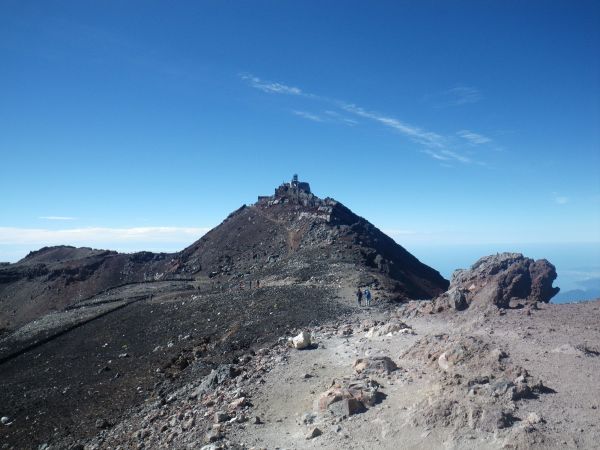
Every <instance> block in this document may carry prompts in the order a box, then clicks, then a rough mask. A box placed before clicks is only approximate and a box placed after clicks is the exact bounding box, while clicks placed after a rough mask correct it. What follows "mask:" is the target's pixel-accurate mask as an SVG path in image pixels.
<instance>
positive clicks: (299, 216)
mask: <svg viewBox="0 0 600 450" xmlns="http://www.w3.org/2000/svg"><path fill="white" fill-rule="evenodd" d="M300 194H301V195H296V196H294V195H285V194H282V195H276V196H273V197H268V199H270V200H268V201H264V200H263V201H259V202H257V203H256V204H254V205H251V206H245V205H244V206H242V207H241V208H240V209H238V210H237V211H235V212H233V213H232V214H230V215H229V216H228V217H227V218H226V219H225V221H223V223H222V224H220V225H219V226H217V227H216V228H214V229H213V230H211V231H210V232H208V233H207V234H206V235H205V236H203V237H202V238H201V239H200V240H198V241H197V242H195V243H194V244H192V245H191V246H189V247H188V248H186V249H184V250H183V251H181V252H178V253H174V254H165V253H161V254H154V253H150V252H139V253H134V254H119V253H117V252H114V251H105V250H93V249H90V248H74V247H66V246H61V247H47V248H43V249H41V250H38V251H36V252H31V253H30V254H29V255H28V256H27V257H25V258H24V259H22V260H21V261H19V262H18V263H16V264H3V265H0V335H1V334H2V333H6V332H8V331H13V330H15V329H16V328H18V327H19V326H21V325H23V324H25V323H27V322H29V321H31V320H35V319H37V318H39V317H41V316H43V315H44V314H47V313H49V312H53V311H61V310H63V309H64V308H66V307H69V306H72V305H73V304H75V303H77V302H79V301H81V300H83V299H86V298H88V297H91V296H94V295H97V294H99V293H101V292H103V291H105V290H107V289H110V288H114V287H116V286H120V285H123V284H127V283H139V282H153V281H161V280H170V279H195V280H208V279H209V277H210V279H211V284H212V285H214V286H216V287H223V288H227V287H232V286H234V285H238V286H239V284H240V283H242V284H243V283H245V284H249V283H250V282H251V281H254V280H260V279H261V278H264V277H273V278H278V279H280V280H290V279H294V280H297V281H307V280H309V279H310V278H311V277H314V278H318V279H319V280H320V281H321V282H322V283H325V284H330V283H331V282H333V281H335V279H339V277H340V274H341V273H344V274H345V272H346V269H347V268H348V267H350V268H354V269H355V270H356V271H357V272H361V273H363V277H362V278H361V279H360V280H358V282H359V283H360V284H363V285H375V286H380V287H381V288H382V289H384V290H385V291H386V297H388V298H394V299H421V298H433V297H435V296H436V295H438V294H440V293H441V292H444V291H445V290H446V288H447V287H448V281H447V280H445V279H444V278H443V277H442V276H441V275H440V274H439V273H438V272H437V271H436V270H434V269H432V268H431V267H428V266H426V265H425V264H422V263H421V262H420V261H419V260H418V259H417V258H415V257H414V256H413V255H411V254H410V253H409V252H407V251H406V250H405V249H404V248H402V247H401V246H400V245H398V244H397V243H396V242H394V240H393V239H391V238H390V237H388V236H387V235H385V234H384V233H382V232H381V231H380V230H378V229H377V228H376V227H375V226H373V225H372V224H371V223H369V222H368V221H367V220H365V219H363V218H361V217H359V216H357V215H356V214H354V213H353V212H352V211H350V210H349V209H348V208H346V207H345V206H343V205H342V204H341V203H339V202H337V201H335V200H333V199H329V198H327V199H324V200H322V199H320V198H318V197H316V196H314V195H313V194H306V193H300ZM382 295H383V294H382Z"/></svg>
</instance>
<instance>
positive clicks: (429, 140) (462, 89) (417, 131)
mask: <svg viewBox="0 0 600 450" xmlns="http://www.w3.org/2000/svg"><path fill="white" fill-rule="evenodd" d="M240 78H241V79H242V80H244V81H246V82H248V83H249V84H250V86H252V87H253V88H255V89H259V90H261V91H263V92H267V93H271V94H285V95H293V96H301V97H305V98H310V99H312V100H317V101H320V102H324V103H327V104H329V105H331V106H334V107H337V108H339V109H341V110H342V111H344V112H345V113H350V114H353V115H354V116H357V117H360V118H364V119H369V120H372V121H374V122H377V123H379V124H381V125H384V126H385V127H387V128H390V129H392V130H394V131H396V132H399V133H400V134H402V135H404V136H406V137H407V138H409V139H411V140H412V141H414V142H417V143H418V144H420V145H423V146H424V147H427V148H428V150H427V151H423V153H425V154H427V155H428V156H430V157H432V158H433V159H436V160H438V161H444V162H447V161H452V162H460V163H462V164H471V163H475V164H480V165H485V164H484V163H482V162H478V161H474V160H473V159H472V158H470V157H467V156H465V155H463V154H461V153H459V152H457V151H456V150H450V149H449V147H450V146H451V144H452V141H453V137H452V136H442V135H441V134H438V133H435V132H433V131H428V130H426V129H424V128H421V127H418V126H415V125H411V124H409V123H406V122H404V121H402V120H400V119H397V118H395V117H391V116H387V115H384V114H381V113H378V112H375V111H369V110H367V109H365V108H363V107H361V106H358V105H355V104H352V103H347V102H344V101H341V100H336V99H334V98H328V97H323V96H320V95H315V94H311V93H307V92H304V91H303V90H302V89H300V88H298V87H294V86H289V85H286V84H282V83H274V82H270V81H264V80H262V79H260V78H259V77H257V76H254V75H251V74H248V73H243V74H240ZM445 95H447V96H450V97H451V98H450V101H452V102H454V103H456V104H464V103H472V102H475V101H478V100H479V98H480V97H481V95H480V94H479V91H478V90H477V89H476V88H473V87H467V86H459V87H456V88H453V89H450V90H449V91H446V92H445ZM292 113H293V114H295V115H297V116H299V117H302V118H304V119H307V120H312V121H314V122H326V121H327V122H328V121H330V120H326V118H327V117H330V118H333V119H335V121H338V122H342V123H345V124H347V125H356V124H357V123H358V122H357V121H356V120H353V119H349V118H347V117H346V116H345V115H343V114H340V113H339V112H337V111H334V110H331V109H328V110H325V111H324V113H323V114H324V115H323V116H321V115H317V114H313V113H309V112H306V111H300V110H292ZM457 135H459V136H461V137H462V138H463V139H466V140H467V141H468V142H469V143H470V144H483V143H487V142H491V139H489V138H487V137H485V136H483V135H480V134H477V133H473V132H471V131H469V130H461V131H459V132H457ZM455 139H456V138H454V140H455Z"/></svg>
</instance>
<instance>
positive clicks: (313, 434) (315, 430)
mask: <svg viewBox="0 0 600 450" xmlns="http://www.w3.org/2000/svg"><path fill="white" fill-rule="evenodd" d="M322 434H323V432H322V431H321V430H320V429H319V428H317V427H314V428H311V429H310V431H309V432H308V433H307V434H306V439H314V438H316V437H318V436H321V435H322Z"/></svg>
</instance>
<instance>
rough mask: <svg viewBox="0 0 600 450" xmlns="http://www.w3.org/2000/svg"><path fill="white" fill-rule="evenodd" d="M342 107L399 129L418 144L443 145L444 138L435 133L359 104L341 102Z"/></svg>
mask: <svg viewBox="0 0 600 450" xmlns="http://www.w3.org/2000/svg"><path fill="white" fill-rule="evenodd" d="M342 108H343V109H344V110H345V111H348V112H350V113H353V114H356V115H357V116H360V117H364V118H367V119H371V120H374V121H376V122H379V123H381V124H383V125H385V126H386V127H389V128H392V129H394V130H396V131H399V132H400V133H402V134H404V135H405V136H408V137H409V138H411V139H413V140H414V141H417V142H419V143H420V144H423V145H426V146H428V147H437V148H441V147H443V146H444V138H443V137H442V136H440V135H439V134H437V133H434V132H431V131H427V130H423V129H421V128H419V127H416V126H414V125H409V124H407V123H405V122H402V121H400V120H398V119H396V118H394V117H389V116H385V115H382V114H379V113H376V112H372V111H366V110H365V109H363V108H361V107H360V106H356V105H352V104H342Z"/></svg>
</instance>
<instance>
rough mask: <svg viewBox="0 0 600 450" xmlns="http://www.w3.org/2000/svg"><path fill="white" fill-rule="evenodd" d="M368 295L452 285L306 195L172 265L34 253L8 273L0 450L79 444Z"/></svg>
mask: <svg viewBox="0 0 600 450" xmlns="http://www.w3.org/2000/svg"><path fill="white" fill-rule="evenodd" d="M367 285H368V286H370V287H371V290H372V292H373V293H374V297H375V301H376V302H378V303H379V304H380V305H383V304H385V303H386V301H387V300H398V299H408V298H432V297H433V296H435V295H437V294H439V293H440V292H443V291H444V290H445V289H446V288H447V285H448V282H447V281H446V280H444V279H443V278H442V277H441V276H440V274H439V273H438V272H437V271H435V270H434V269H431V268H430V267H428V266H426V265H424V264H422V263H421V262H419V261H418V260H417V259H416V258H415V257H414V256H412V255H410V254H409V253H408V252H407V251H406V250H405V249H403V248H402V247H400V246H399V245H398V244H396V243H395V242H394V241H393V240H392V239H391V238H389V237H387V236H386V235H384V234H383V233H382V232H381V231H379V230H378V229H377V228H375V227H374V226H373V225H371V224H370V223H369V222H367V221H366V220H365V219H363V218H360V217H358V216H357V215H355V214H353V213H352V212H351V211H350V210H349V209H347V208H345V207H344V206H343V205H341V204H340V203H338V202H336V201H334V200H332V199H325V200H321V199H319V198H317V197H315V196H314V195H312V194H302V195H295V196H286V195H280V196H273V197H268V198H267V199H266V200H265V199H264V198H263V200H261V201H259V202H258V203H256V204H255V205H251V206H244V207H242V208H240V209H239V210H237V211H236V212H234V213H232V214H231V215H230V216H229V217H228V218H227V219H226V220H225V221H224V222H223V223H222V224H221V225H219V226H218V227H217V228H215V229H214V230H212V231H211V232H209V233H207V235H206V236H204V237H203V238H202V239H200V240H199V241H197V242H196V243H194V244H193V245H192V246H190V247H189V248H187V249H185V250H183V251H182V252H179V253H175V254H153V253H149V252H141V253H136V254H131V255H127V254H119V253H116V252H111V251H103V250H93V249H88V248H83V249H76V248H73V247H52V248H44V249H41V250H39V251H37V252H32V253H31V254H30V255H28V256H27V257H26V258H24V259H23V260H21V261H19V262H18V263H17V264H9V265H2V266H0V328H4V330H3V331H2V330H0V379H2V384H1V385H0V400H1V401H0V405H1V407H2V410H0V415H1V416H5V417H7V419H6V420H7V423H6V424H3V425H2V426H0V439H1V441H0V442H2V445H3V446H5V447H7V448H35V447H37V445H38V444H43V443H48V442H50V443H52V442H59V441H60V442H66V441H65V439H66V440H67V441H68V440H71V441H73V442H76V441H80V440H85V439H87V438H89V437H90V436H93V435H94V434H95V433H96V432H97V431H98V429H97V427H100V428H103V427H107V426H108V427H110V426H112V425H114V424H115V423H118V422H119V421H120V420H122V419H123V418H124V417H127V416H128V415H130V414H131V413H132V412H133V411H135V410H136V409H139V408H141V407H142V405H144V404H145V402H146V401H148V400H149V399H152V398H153V397H155V396H156V395H158V394H157V393H161V392H169V391H172V390H173V389H175V388H176V387H177V386H178V385H180V384H182V383H184V382H186V380H189V379H198V377H201V376H202V375H204V374H206V373H208V372H209V371H210V370H211V369H212V368H214V367H216V366H217V365H218V364H221V363H225V362H231V361H233V360H234V359H235V358H236V356H237V355H238V354H240V353H243V352H247V351H249V350H250V349H252V348H256V347H258V346H264V345H267V344H268V343H270V342H273V341H274V340H276V339H277V338H278V337H281V336H282V335H285V334H286V333H289V331H290V330H291V329H295V328H299V327H304V326H309V325H315V324H318V323H321V322H324V321H328V320H333V319H334V318H339V317H342V316H344V314H346V313H347V312H348V311H349V310H350V305H351V304H353V303H354V301H355V300H353V298H352V292H353V290H355V289H356V287H357V286H367ZM258 286H260V287H258ZM61 445H62V444H61Z"/></svg>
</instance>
